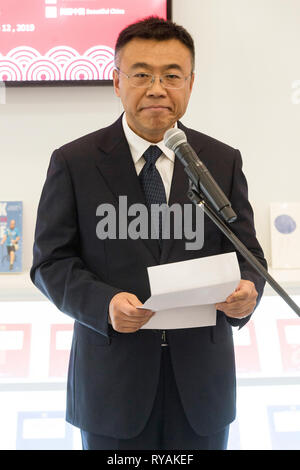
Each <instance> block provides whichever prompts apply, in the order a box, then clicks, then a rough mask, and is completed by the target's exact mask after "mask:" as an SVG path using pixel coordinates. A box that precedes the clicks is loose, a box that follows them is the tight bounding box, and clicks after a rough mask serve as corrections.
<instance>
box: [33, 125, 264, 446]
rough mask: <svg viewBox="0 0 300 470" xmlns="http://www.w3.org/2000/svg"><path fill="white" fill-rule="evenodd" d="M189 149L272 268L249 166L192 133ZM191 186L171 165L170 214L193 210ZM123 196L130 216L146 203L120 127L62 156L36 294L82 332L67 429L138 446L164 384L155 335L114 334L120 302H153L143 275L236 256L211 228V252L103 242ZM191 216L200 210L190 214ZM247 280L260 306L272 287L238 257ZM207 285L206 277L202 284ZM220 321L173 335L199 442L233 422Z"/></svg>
mask: <svg viewBox="0 0 300 470" xmlns="http://www.w3.org/2000/svg"><path fill="white" fill-rule="evenodd" d="M179 127H180V128H181V129H182V130H183V131H184V132H185V133H186V135H187V138H188V141H189V143H190V144H191V146H192V147H193V148H194V150H195V151H196V152H197V153H198V155H199V158H200V159H201V160H202V161H203V162H204V164H205V165H206V166H207V168H208V169H209V171H210V172H211V174H212V175H213V177H214V178H215V179H216V181H217V182H218V184H219V185H220V187H221V188H222V190H223V191H224V193H225V194H226V195H227V197H228V198H229V200H230V201H231V203H232V207H233V209H234V210H235V212H236V213H237V215H238V220H237V221H236V222H235V223H233V224H232V225H231V227H232V229H233V230H234V232H235V233H236V234H237V235H238V237H239V238H240V240H241V241H242V242H243V243H244V244H245V245H246V246H247V247H248V248H249V250H250V251H251V252H252V253H253V254H254V255H255V256H256V257H257V259H258V260H259V261H261V262H262V263H263V264H264V266H266V262H265V260H264V256H263V253H262V250H261V247H260V245H259V243H258V241H257V240H256V237H255V230H254V225H253V213H252V209H251V207H250V204H249V202H248V197H247V184H246V180H245V177H244V175H243V173H242V169H241V168H242V162H241V156H240V153H239V151H238V150H235V149H233V148H231V147H229V146H227V145H225V144H223V143H221V142H219V141H217V140H215V139H213V138H211V137H208V136H206V135H204V134H201V133H199V132H196V131H194V130H192V129H188V128H186V127H184V126H183V125H182V124H181V123H179ZM187 190H188V178H187V176H186V174H185V173H184V169H183V166H182V164H181V163H180V162H179V160H178V159H175V165H174V173H173V180H172V186H171V193H170V199H169V205H171V204H173V203H175V202H176V203H180V204H188V203H190V201H189V199H188V198H187V195H186V193H187ZM119 195H127V197H128V206H129V205H130V204H133V203H137V202H140V203H145V200H144V196H143V193H142V190H141V187H140V184H139V180H138V177H137V174H136V170H135V167H134V163H133V160H132V157H131V154H130V151H129V147H128V143H127V141H126V139H125V136H124V132H123V128H122V122H121V118H119V119H118V120H117V121H116V122H115V123H114V124H113V125H111V126H109V127H107V128H104V129H101V130H99V131H96V132H94V133H92V134H89V135H87V136H84V137H82V138H80V139H78V140H76V141H74V142H71V143H69V144H67V145H64V146H63V147H61V148H60V149H58V150H55V151H54V153H53V155H52V158H51V162H50V166H49V169H48V173H47V178H46V182H45V185H44V188H43V191H42V195H41V199H40V204H39V208H38V215H37V225H36V233H35V244H34V257H33V266H32V268H31V273H30V274H31V279H32V281H33V282H34V284H35V285H36V286H37V287H38V288H39V289H40V290H41V291H42V292H43V293H44V294H45V295H46V296H47V297H48V298H49V299H50V300H51V301H52V302H53V303H54V304H55V305H56V306H57V307H58V308H59V309H60V310H61V311H62V312H64V313H66V314H68V315H70V316H71V317H72V318H73V319H74V320H75V323H74V335H73V343H72V350H71V354H70V364H69V373H68V389H67V421H69V422H70V423H72V424H74V425H75V426H78V427H80V428H82V429H85V430H87V431H90V432H93V433H97V434H101V435H106V436H111V437H115V438H131V437H134V436H135V435H138V434H139V433H140V432H141V430H142V429H143V427H144V425H145V423H146V421H147V418H148V417H149V415H150V412H151V408H152V405H153V401H154V397H155V392H156V388H157V384H158V377H159V368H160V355H161V334H160V333H159V332H158V331H154V330H140V331H138V332H136V333H118V332H116V331H115V330H113V328H112V326H111V325H109V324H108V307H109V303H110V300H111V299H112V297H113V296H114V295H115V294H116V293H118V292H122V291H127V292H131V293H134V294H135V295H136V296H137V297H138V298H139V299H140V300H141V301H142V302H144V301H145V300H146V299H147V298H148V297H149V296H150V295H151V293H150V287H149V280H148V275H147V267H148V266H153V265H156V264H160V263H161V264H163V263H171V262H177V261H182V260H186V259H191V258H195V257H202V256H210V255H215V254H219V253H224V252H229V251H234V248H233V246H232V245H231V243H230V242H229V241H228V240H227V239H225V237H224V235H222V233H221V232H220V231H219V230H218V229H217V228H216V227H215V226H214V224H213V223H212V222H211V221H210V220H208V219H206V218H205V238H204V246H203V248H202V249H201V250H190V251H186V250H185V241H186V240H184V239H183V240H164V241H163V247H162V251H161V254H160V251H159V245H158V242H157V241H156V240H142V239H139V240H131V239H126V240H118V239H106V240H100V239H99V238H98V237H97V235H96V225H97V223H98V222H99V217H97V215H96V209H97V207H98V206H99V205H100V204H101V203H104V202H105V203H110V204H113V205H114V206H115V207H116V210H118V197H119ZM193 210H195V206H193ZM239 263H240V269H241V277H242V278H244V279H249V280H252V281H253V282H254V283H255V285H256V288H257V290H258V292H259V298H260V296H261V295H262V291H263V286H264V281H263V279H262V278H261V277H260V276H259V275H258V274H257V273H256V272H255V271H254V270H253V269H252V268H251V266H250V265H248V264H247V263H246V262H245V261H244V260H243V259H242V258H241V257H240V256H239ZM199 275H202V276H203V275H205V273H199ZM248 319H249V318H246V319H243V320H234V319H229V318H228V317H226V316H225V315H224V314H223V313H222V312H218V315H217V324H216V326H214V327H203V328H191V329H180V330H169V331H168V341H169V348H170V353H171V358H172V363H173V368H174V373H175V377H176V381H177V385H178V389H179V393H180V396H181V399H182V403H183V406H184V409H185V412H186V416H187V418H188V420H189V422H190V424H191V426H192V427H193V428H194V430H195V431H196V432H197V433H198V434H200V435H209V434H211V433H215V432H217V431H219V430H221V429H222V428H223V427H224V426H225V425H226V424H228V423H230V422H231V421H232V420H233V419H234V417H235V393H236V392H235V365H234V350H233V341H232V328H231V325H239V326H242V325H243V324H245V323H246V322H247V321H248Z"/></svg>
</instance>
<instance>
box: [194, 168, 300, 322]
mask: <svg viewBox="0 0 300 470" xmlns="http://www.w3.org/2000/svg"><path fill="white" fill-rule="evenodd" d="M185 170H187V171H186V173H187V175H188V177H189V190H188V193H187V196H188V198H189V199H190V200H191V201H192V202H193V203H194V204H195V205H196V206H199V207H200V208H201V209H202V210H203V211H204V213H205V214H206V215H207V216H208V217H209V218H210V219H211V220H212V221H213V222H214V223H215V224H216V225H217V227H218V228H219V229H220V230H221V231H222V232H223V233H224V235H225V236H226V237H227V238H228V239H229V240H230V241H231V242H232V244H233V245H234V246H235V248H236V249H237V250H238V251H239V252H240V253H241V255H242V256H243V257H244V258H245V259H246V261H248V262H249V263H250V264H251V266H252V267H253V268H254V269H255V270H256V271H257V272H258V273H259V274H260V275H261V276H262V277H263V278H264V279H265V280H266V281H267V282H268V284H270V286H271V287H273V289H274V290H275V291H276V292H277V294H279V295H280V296H281V297H282V299H283V300H284V301H285V302H286V303H287V304H288V305H289V306H290V307H291V309H292V310H294V312H295V313H296V314H297V315H298V316H299V317H300V308H299V307H298V305H297V304H296V303H295V302H294V301H293V300H292V299H291V297H289V295H288V294H287V293H286V292H285V290H284V289H283V288H282V287H281V286H280V285H279V284H278V283H277V282H276V281H275V279H273V277H272V276H270V274H269V273H268V271H267V270H266V269H265V267H264V266H263V265H262V264H261V263H260V262H259V261H258V260H257V259H256V258H255V256H254V255H253V254H252V253H251V252H250V251H249V250H248V248H246V246H245V245H244V244H243V243H242V242H241V241H240V240H239V239H238V237H237V236H236V235H235V234H234V233H233V232H232V231H231V230H230V228H229V227H228V226H227V225H226V224H225V223H224V222H223V221H222V220H221V218H220V217H219V216H218V215H217V214H216V213H215V211H214V210H213V209H212V208H211V207H210V205H209V204H208V203H207V201H205V196H204V194H203V193H202V192H201V190H200V184H198V186H199V188H197V187H196V186H195V184H194V183H193V181H192V179H193V180H194V181H195V175H193V178H192V179H191V176H192V175H190V174H189V173H190V171H188V168H186V169H185ZM197 176H198V177H197V179H198V180H199V175H197Z"/></svg>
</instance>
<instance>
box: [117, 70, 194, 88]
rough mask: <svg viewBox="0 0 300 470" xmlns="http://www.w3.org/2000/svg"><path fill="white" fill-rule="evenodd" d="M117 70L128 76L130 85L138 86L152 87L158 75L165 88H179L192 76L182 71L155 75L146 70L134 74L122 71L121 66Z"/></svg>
mask: <svg viewBox="0 0 300 470" xmlns="http://www.w3.org/2000/svg"><path fill="white" fill-rule="evenodd" d="M116 70H117V71H118V72H119V73H122V74H123V75H125V76H126V77H127V78H128V80H129V83H130V85H132V86H134V87H136V88H150V87H151V86H152V85H153V83H154V82H155V78H156V77H158V78H159V81H160V83H161V85H162V86H163V87H164V88H169V89H173V90H178V89H180V88H183V86H184V84H185V82H186V80H187V79H188V78H190V77H191V76H192V73H191V74H190V75H188V76H187V77H184V76H183V75H181V74H180V73H177V74H175V73H166V74H164V75H153V74H152V73H145V72H138V73H134V74H132V75H128V74H127V73H125V72H122V70H120V69H119V67H116Z"/></svg>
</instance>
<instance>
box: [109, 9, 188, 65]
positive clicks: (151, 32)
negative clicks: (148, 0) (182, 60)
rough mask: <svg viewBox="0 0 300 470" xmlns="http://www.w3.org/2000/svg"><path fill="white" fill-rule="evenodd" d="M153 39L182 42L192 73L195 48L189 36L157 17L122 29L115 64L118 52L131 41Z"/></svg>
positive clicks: (174, 25)
mask: <svg viewBox="0 0 300 470" xmlns="http://www.w3.org/2000/svg"><path fill="white" fill-rule="evenodd" d="M135 38H139V39H154V40H156V41H167V40H168V39H177V40H178V41H180V42H182V44H184V45H185V46H186V47H187V48H188V49H189V51H190V53H191V57H192V71H194V67H195V46H194V41H193V38H192V37H191V35H190V34H189V33H188V32H187V31H186V29H184V28H183V26H180V25H177V24H176V23H174V22H173V21H170V20H165V19H163V18H159V17H158V16H149V17H147V18H144V19H142V20H140V21H137V22H136V23H132V24H130V25H129V26H127V27H126V28H125V29H123V30H122V31H121V32H120V34H119V36H118V39H117V42H116V45H115V63H116V65H118V62H119V57H118V55H119V52H120V51H121V49H122V48H123V47H124V46H125V45H126V44H127V43H128V42H129V41H131V40H132V39H135Z"/></svg>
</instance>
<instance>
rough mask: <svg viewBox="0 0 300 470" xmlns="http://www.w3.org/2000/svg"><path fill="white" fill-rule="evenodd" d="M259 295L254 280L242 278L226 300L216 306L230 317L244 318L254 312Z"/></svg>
mask: <svg viewBox="0 0 300 470" xmlns="http://www.w3.org/2000/svg"><path fill="white" fill-rule="evenodd" d="M257 295H258V294H257V291H256V289H255V285H254V284H253V282H251V281H246V280H244V279H242V280H241V281H240V283H239V285H238V287H237V288H236V289H235V291H234V292H233V293H232V294H230V295H229V296H228V297H227V299H226V300H225V302H221V303H218V304H216V308H217V310H221V311H222V312H224V313H225V315H227V316H228V317H232V318H244V317H247V316H248V315H250V314H251V313H252V312H253V310H254V308H255V305H256V299H257Z"/></svg>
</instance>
